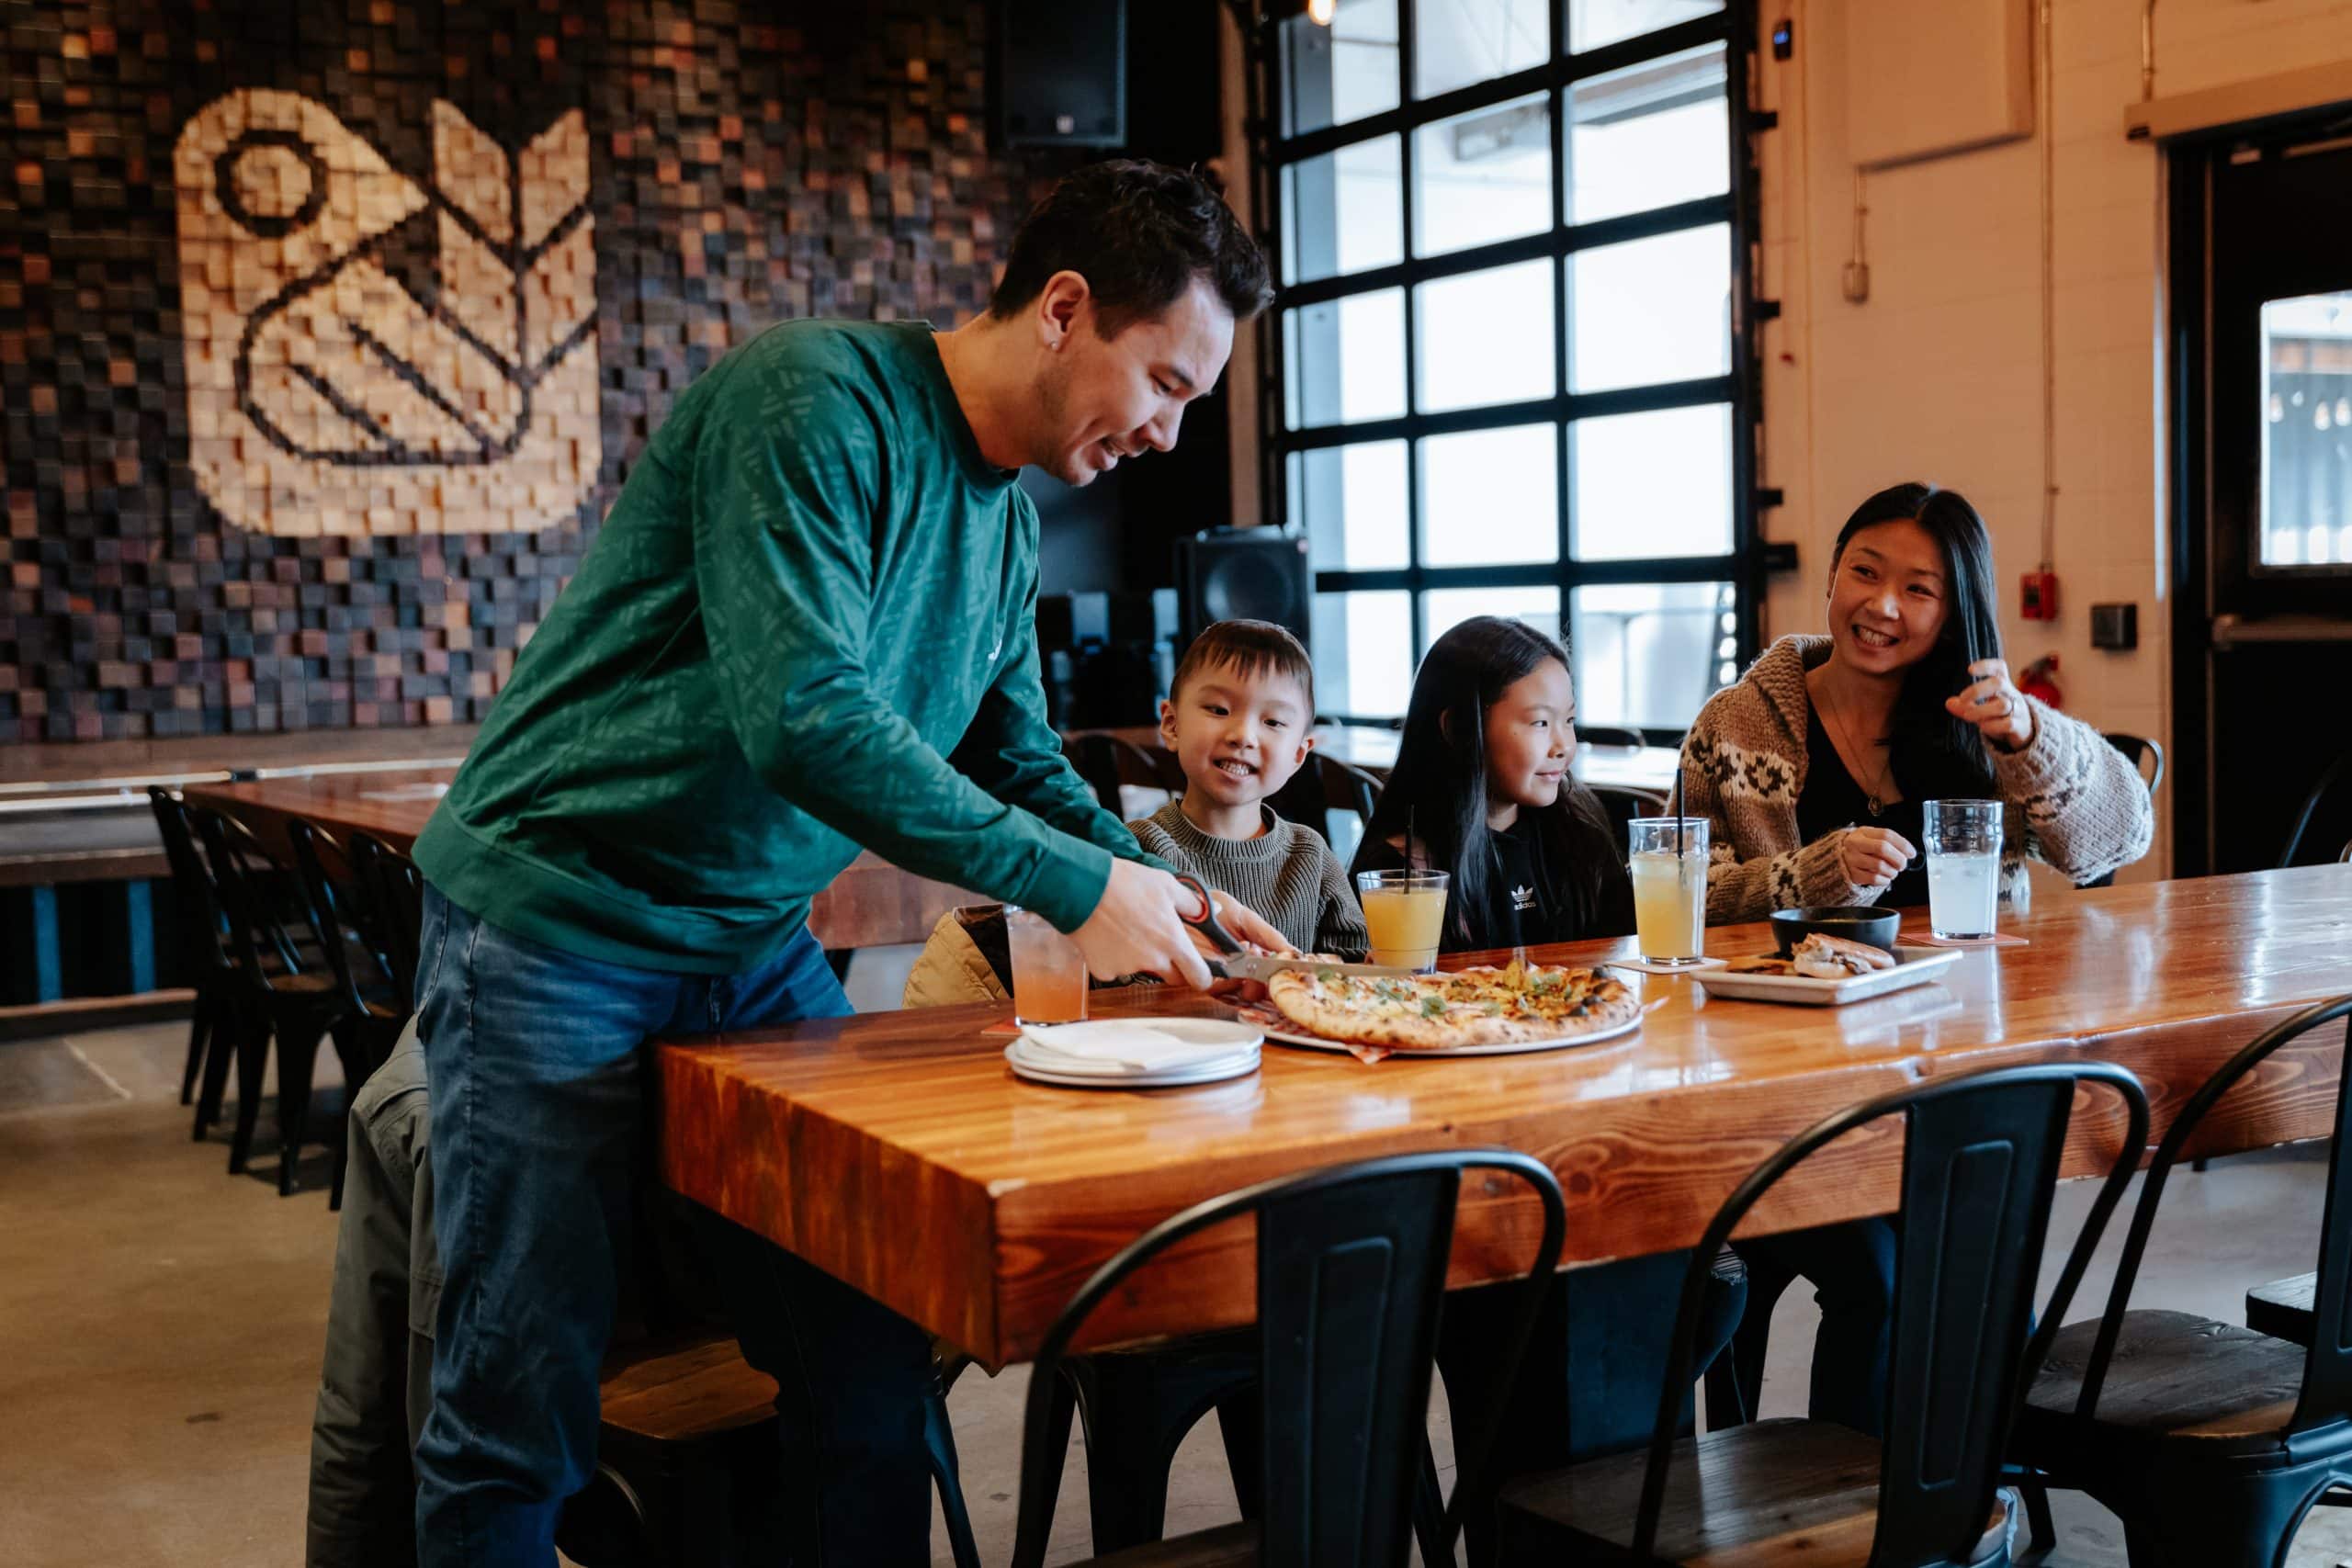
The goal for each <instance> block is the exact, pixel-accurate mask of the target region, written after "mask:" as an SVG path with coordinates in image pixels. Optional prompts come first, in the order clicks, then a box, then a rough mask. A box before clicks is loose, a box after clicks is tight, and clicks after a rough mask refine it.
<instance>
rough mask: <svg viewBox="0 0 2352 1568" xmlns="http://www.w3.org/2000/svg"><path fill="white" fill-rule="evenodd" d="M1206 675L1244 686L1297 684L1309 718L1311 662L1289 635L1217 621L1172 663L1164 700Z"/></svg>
mask: <svg viewBox="0 0 2352 1568" xmlns="http://www.w3.org/2000/svg"><path fill="white" fill-rule="evenodd" d="M1211 670H1231V671H1233V672H1234V673H1236V674H1238V675H1239V676H1240V677H1241V678H1242V679H1243V680H1245V681H1254V680H1256V679H1257V678H1258V677H1259V676H1261V675H1278V676H1283V677H1284V678H1286V679H1289V680H1293V681H1295V682H1298V684H1299V687H1300V689H1301V690H1302V691H1304V692H1305V693H1306V717H1307V720H1308V722H1309V723H1312V722H1313V721H1314V716H1315V661H1314V660H1311V659H1309V658H1307V656H1306V648H1305V647H1304V646H1302V645H1301V644H1300V642H1299V640H1298V638H1296V637H1293V636H1292V635H1291V634H1290V632H1289V630H1288V629H1287V628H1285V627H1283V626H1276V625H1274V623H1273V622H1272V621H1219V622H1217V623H1216V625H1214V626H1208V627H1206V628H1204V630H1203V631H1202V633H1201V635H1200V636H1198V637H1194V638H1193V642H1192V646H1191V647H1189V648H1187V649H1184V657H1183V658H1182V659H1180V660H1177V661H1176V672H1175V674H1173V675H1171V676H1170V677H1169V680H1168V700H1169V701H1170V702H1174V701H1175V700H1176V699H1177V698H1178V697H1179V696H1181V695H1182V694H1183V691H1184V683H1185V682H1188V681H1190V680H1192V679H1193V676H1195V675H1200V674H1204V673H1205V672H1207V671H1211Z"/></svg>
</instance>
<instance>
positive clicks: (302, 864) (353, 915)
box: [286, 817, 413, 1015]
mask: <svg viewBox="0 0 2352 1568" xmlns="http://www.w3.org/2000/svg"><path fill="white" fill-rule="evenodd" d="M286 838H287V841H288V843H290V844H291V845H292V846H293V849H294V872H295V874H296V875H297V876H298V877H300V880H301V885H302V899H303V908H304V910H305V911H306V912H307V913H308V914H309V916H310V919H311V934H313V935H314V936H316V937H317V938H318V942H319V949H320V951H321V952H322V953H325V954H326V958H327V967H328V968H329V969H330V970H332V971H333V972H334V982H335V988H336V989H337V990H338V991H340V992H341V993H342V996H343V1000H344V1004H345V1006H346V1007H348V1008H349V1009H350V1010H352V1011H353V1012H354V1013H356V1014H363V1015H364V1014H365V1013H366V1012H367V1010H368V994H369V993H370V992H374V993H376V994H377V995H378V996H379V997H380V996H382V995H383V994H384V993H386V992H388V991H389V992H390V993H392V994H394V995H395V996H397V997H398V998H399V1005H400V1010H401V1011H402V1012H405V1011H407V1010H408V1003H409V998H408V996H407V994H406V993H404V992H401V989H400V970H399V968H398V967H397V966H396V965H395V964H393V962H392V959H391V956H390V949H391V943H392V935H391V931H390V926H391V915H390V911H388V910H386V909H384V908H381V907H380V906H379V903H378V901H377V898H376V892H375V889H374V888H373V887H372V886H369V885H368V882H367V881H366V880H365V879H363V878H362V877H361V876H360V875H359V869H358V866H357V864H356V863H355V862H354V860H353V859H352V856H351V854H350V852H348V851H346V850H345V848H344V847H343V845H342V844H341V843H339V842H338V841H336V839H335V837H334V834H333V833H331V832H329V831H328V830H327V829H324V828H322V827H320V826H319V825H318V824H317V823H315V822H311V821H306V820H304V819H303V818H299V817H298V818H294V819H293V820H292V821H290V822H288V823H287V825H286ZM411 945H412V946H413V939H412V942H411Z"/></svg>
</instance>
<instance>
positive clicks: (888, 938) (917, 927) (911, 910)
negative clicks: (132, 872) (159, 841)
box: [182, 768, 980, 949]
mask: <svg viewBox="0 0 2352 1568" xmlns="http://www.w3.org/2000/svg"><path fill="white" fill-rule="evenodd" d="M455 777H457V770H456V769H455V768H405V769H398V770H393V771H390V772H384V773H314V774H309V775H305V776H301V777H296V778H279V779H254V780H249V781H243V782H239V783H232V784H191V785H189V786H188V787H187V789H186V790H185V791H183V792H182V793H183V794H184V795H186V796H187V798H188V799H189V800H192V801H196V802H198V804H200V805H206V806H210V807H214V808H215V809H217V810H220V811H222V812H225V813H227V814H228V815H230V816H232V817H235V818H238V819H239V820H241V821H243V823H244V824H245V825H246V826H247V827H249V828H251V829H253V830H254V832H255V833H256V834H258V835H259V836H260V838H261V840H262V842H263V844H264V845H265V846H266V847H267V848H268V849H269V851H270V852H271V853H273V854H288V853H290V852H291V851H290V850H289V849H288V847H287V845H286V821H287V819H288V818H293V817H306V818H310V819H311V821H313V822H319V823H323V824H325V825H326V826H327V827H328V828H330V829H340V830H345V831H348V830H350V829H358V830H360V831H362V832H368V833H373V834H375V835H376V836H377V837H378V838H379V839H381V840H384V841H385V842H386V843H389V844H390V845H391V846H392V847H393V848H394V849H396V850H399V851H400V852H401V853H402V854H406V853H407V852H409V850H410V849H411V847H412V846H413V845H414V844H415V842H416V837H417V835H418V834H420V833H422V832H424V824H425V822H426V821H427V819H429V818H431V817H432V815H433V812H434V808H435V807H437V806H439V805H440V804H441V796H442V795H443V794H445V793H446V792H447V789H448V786H449V781H450V780H451V779H453V778H455ZM978 902H980V898H979V896H978V894H973V893H967V892H965V891H964V890H963V889H962V888H959V887H951V886H948V885H947V884H946V883H944V882H933V881H932V880H930V879H929V878H928V877H922V876H917V875H915V874H913V873H912V872H909V871H902V870H900V869H899V867H897V866H895V865H892V864H891V863H889V862H888V861H886V860H884V859H882V858H881V857H880V856H879V855H876V854H874V853H872V852H861V853H860V854H859V855H858V857H857V859H856V860H855V861H854V862H852V863H851V864H850V866H849V868H848V869H847V870H846V871H843V872H842V874H840V875H839V876H837V877H835V878H834V879H833V880H832V883H831V886H828V887H826V889H825V890H824V891H823V892H821V893H820V894H818V895H817V897H815V898H814V899H812V900H811V901H810V903H809V931H812V932H814V933H815V935H816V938H817V940H818V941H819V942H821V943H823V944H824V945H825V946H826V947H827V948H829V949H842V948H855V947H886V946H890V945H893V944H896V943H902V942H922V940H923V939H924V938H926V937H928V936H929V935H930V934H931V928H932V927H933V925H935V924H936V923H937V922H938V920H939V917H940V916H942V915H944V914H945V913H946V912H947V911H948V910H950V909H952V908H956V906H957V905H959V904H972V903H978Z"/></svg>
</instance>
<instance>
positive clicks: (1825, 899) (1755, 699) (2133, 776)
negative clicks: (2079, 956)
mask: <svg viewBox="0 0 2352 1568" xmlns="http://www.w3.org/2000/svg"><path fill="white" fill-rule="evenodd" d="M1828 657H1829V638H1827V637H1781V639H1780V640H1779V641H1777V642H1775V643H1773V644H1772V646H1771V647H1770V648H1768V649H1765V650H1764V653H1763V655H1762V657H1760V658H1758V660H1756V662H1755V663H1754V664H1752V665H1750V666H1749V667H1748V671H1747V674H1746V675H1745V676H1744V677H1742V678H1741V680H1740V682H1739V684H1737V685H1736V686H1732V687H1729V688H1727V689H1726V690H1724V691H1721V692H1718V693H1716V694H1714V696H1713V698H1712V699H1710V700H1709V701H1708V703H1707V705H1706V706H1705V707H1703V708H1702V709H1700V710H1699V717H1698V720H1697V722H1696V723H1694V724H1693V725H1692V726H1691V734H1690V736H1689V738H1688V739H1685V740H1684V741H1683V743H1682V769H1683V780H1684V783H1683V788H1684V790H1685V792H1686V800H1687V806H1686V809H1687V810H1688V811H1689V812H1690V814H1691V816H1693V817H1704V818H1707V840H1708V852H1709V865H1708V868H1707V919H1708V921H1709V923H1710V924H1715V925H1721V924H1724V923H1726V922H1728V921H1733V920H1755V919H1763V918H1764V915H1765V914H1766V913H1767V912H1768V911H1770V910H1772V909H1789V908H1802V907H1805V906H1809V905H1823V904H1869V903H1872V902H1875V901H1876V899H1877V898H1878V897H1879V895H1880V894H1881V893H1882V892H1883V891H1884V889H1883V888H1879V887H1858V886H1855V885H1854V884H1852V883H1850V882H1849V881H1847V880H1846V873H1845V869H1844V863H1843V861H1842V859H1841V855H1842V851H1843V849H1844V845H1845V840H1846V834H1847V833H1848V832H1849V831H1851V829H1838V831H1837V832H1834V833H1830V834H1826V835H1825V836H1824V837H1822V838H1819V839H1816V840H1814V841H1813V842H1812V843H1810V844H1807V843H1801V842H1799V841H1798V838H1797V796H1798V795H1801V794H1802V793H1804V779H1805V767H1806V763H1807V761H1808V758H1807V756H1806V753H1805V729H1806V724H1807V719H1808V718H1809V716H1810V710H1811V707H1812V702H1811V699H1810V698H1809V697H1808V696H1807V695H1806V693H1805V684H1804V675H1805V671H1808V670H1811V669H1813V668H1815V666H1817V665H1819V664H1821V663H1822V662H1823V661H1825V660H1827V659H1828ZM2025 700H2026V702H2027V703H2028V704H2029V705H2030V706H2031V707H2032V709H2033V740H2032V743H2031V744H2030V745H2028V746H2027V747H2026V748H2025V750H2022V751H2016V752H2007V751H2003V750H2000V749H1999V748H1997V747H1996V748H1994V749H1993V783H1994V789H1995V791H1996V793H1997V794H1998V795H1999V796H2000V798H2001V799H2002V800H2003V801H2004V802H2006V803H2007V810H2006V811H2005V812H2004V814H2003V815H2004V818H2005V820H2004V822H2003V825H2002V832H2001V882H2002V896H2003V897H2007V898H2008V899H2009V900H2010V901H2011V903H2012V905H2013V906H2014V907H2016V908H2025V906H2026V901H2027V891H2026V888H2027V883H2026V875H2025V865H2024V861H2025V859H2026V857H2028V856H2031V857H2032V858H2033V859H2035V860H2039V861H2042V862H2044V863H2048V864H2049V865H2052V866H2053V867H2055V868H2056V869H2057V870H2058V871H2059V872H2060V873H2062V874H2064V875H2065V876H2066V877H2067V878H2069V879H2070V880H2072V881H2075V882H2077V883H2081V882H2088V881H2090V880H2091V879H2092V878H2094V877H2098V876H2103V875H2105V874H2107V873H2109V872H2110V871H2113V870H2114V869H2115V868H2116V867H2118V866H2121V865H2128V864H2130V863H2131V862H2133V861H2135V860H2138V859H2139V858H2140V857H2141V856H2142V855H2143V854H2145V853H2147V852H2148V844H2149V841H2150V840H2151V839H2152V838H2153V837H2154V831H2155V812H2154V807H2151V806H2150V805H2149V802H2148V790H2147V786H2146V784H2143V783H2142V781H2141V778H2140V773H2139V770H2138V769H2136V768H2134V767H2133V766H2132V765H2131V762H2130V761H2128V760H2126V759H2125V757H2124V755H2123V754H2122V753H2121V752H2120V751H2118V750H2116V749H2115V748H2114V747H2112V746H2110V745H2109V744H2108V743H2107V740H2106V739H2105V738H2104V737H2103V736H2101V735H2100V734H2099V732H2098V730H2096V729H2093V728H2091V727H2090V726H2089V725H2087V724H2085V723H2084V722H2082V720H2080V719H2076V718H2068V717H2067V716H2065V715H2064V714H2062V713H2057V712H2055V711H2053V710H2052V709H2051V708H2050V707H2049V706H2048V705H2045V704H2042V703H2041V702H2038V701H2036V700H2035V699H2034V698H2032V697H2028V698H2026V699H2025ZM1922 849H1923V851H1924V846H1922Z"/></svg>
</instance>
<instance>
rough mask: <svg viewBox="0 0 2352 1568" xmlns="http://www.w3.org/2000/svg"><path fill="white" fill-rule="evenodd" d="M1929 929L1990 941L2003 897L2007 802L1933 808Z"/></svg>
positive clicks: (1932, 804)
mask: <svg viewBox="0 0 2352 1568" xmlns="http://www.w3.org/2000/svg"><path fill="white" fill-rule="evenodd" d="M1926 818H1927V839H1928V844H1927V849H1928V928H1929V929H1930V930H1932V931H1934V932H1935V933H1936V934H1937V935H1938V936H1939V937H1944V938H1947V939H1959V940H1974V939H1978V938H1983V937H1989V936H1991V935H1992V934H1993V927H1994V921H1995V915H1996V908H1997V906H1998V905H1999V903H2000V897H2001V803H2000V802H1999V801H1997V800H1931V801H1929V802H1928V806H1927V812H1926Z"/></svg>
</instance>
